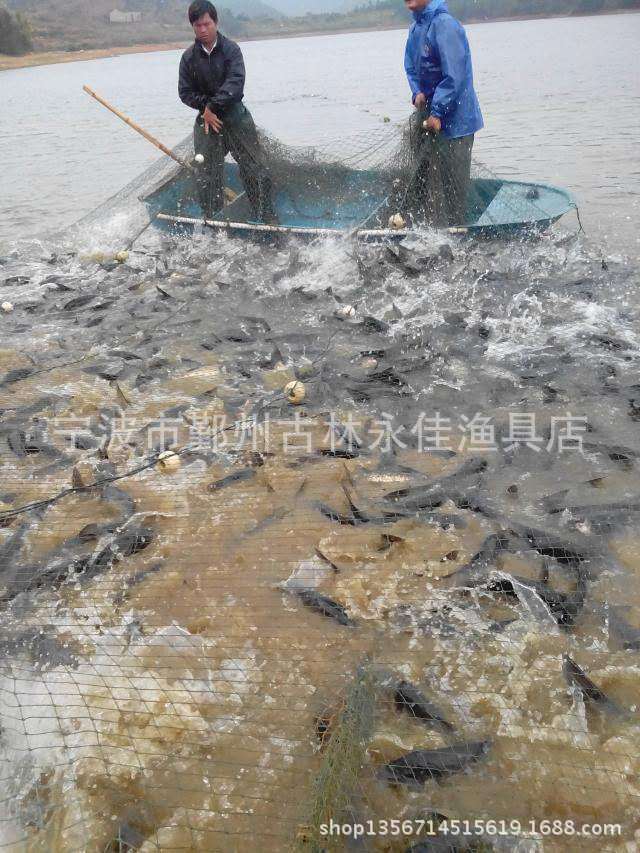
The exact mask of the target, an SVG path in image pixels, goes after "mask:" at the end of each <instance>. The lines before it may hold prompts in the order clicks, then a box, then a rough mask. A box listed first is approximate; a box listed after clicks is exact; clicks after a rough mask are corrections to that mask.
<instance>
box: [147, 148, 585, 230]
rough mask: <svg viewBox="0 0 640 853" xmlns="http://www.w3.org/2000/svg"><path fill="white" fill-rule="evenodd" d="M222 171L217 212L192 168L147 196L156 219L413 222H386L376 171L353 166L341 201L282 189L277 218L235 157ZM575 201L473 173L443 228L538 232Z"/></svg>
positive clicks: (238, 226)
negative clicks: (462, 202)
mask: <svg viewBox="0 0 640 853" xmlns="http://www.w3.org/2000/svg"><path fill="white" fill-rule="evenodd" d="M224 177H225V187H226V195H227V196H228V203H227V204H225V206H224V208H223V209H222V210H220V211H218V212H217V213H216V214H214V215H213V216H212V217H211V218H207V219H205V218H204V217H203V214H202V209H201V207H200V205H199V203H198V201H197V192H196V190H195V182H194V179H193V177H192V175H190V174H189V173H187V172H186V171H185V172H181V173H179V174H178V175H177V176H174V177H173V178H172V179H170V180H169V181H167V182H166V183H165V184H163V185H162V186H161V187H159V188H157V189H156V190H154V191H153V192H152V193H150V194H149V195H148V196H146V197H144V198H143V199H142V200H143V201H144V202H145V204H146V205H147V207H148V208H149V211H150V214H151V216H152V218H153V220H154V224H155V226H156V227H158V228H160V229H162V230H165V231H172V232H184V231H189V230H193V229H194V228H196V227H202V226H204V227H207V228H210V229H212V230H215V231H226V232H228V233H232V234H235V235H239V236H252V237H262V238H267V239H269V238H274V237H278V236H285V235H289V236H295V237H297V238H299V239H303V240H304V239H307V240H309V239H316V238H319V237H331V236H344V235H345V234H349V235H350V236H353V237H354V238H357V239H359V240H364V241H367V242H376V241H384V240H390V239H392V240H394V239H395V240H398V239H403V238H404V237H406V236H407V235H408V234H409V233H411V230H412V229H410V228H402V229H392V228H389V227H387V219H388V214H389V209H388V204H387V199H386V197H385V186H386V184H385V182H384V181H383V180H382V178H381V176H380V174H379V173H376V172H367V171H356V170H354V171H353V172H352V173H351V174H350V175H349V178H348V181H347V184H346V186H345V182H344V181H343V183H342V184H341V186H340V199H339V201H336V200H335V199H332V198H330V197H327V196H323V195H320V194H318V193H315V195H314V194H309V196H308V197H305V198H304V199H300V198H294V197H293V195H292V194H291V193H289V192H287V190H286V189H285V190H281V191H278V192H276V193H275V194H274V199H273V201H274V207H275V209H276V212H277V215H278V222H279V224H278V225H265V224H263V223H259V222H256V221H255V220H252V213H251V209H250V207H249V204H248V201H247V199H246V196H245V194H244V190H243V186H242V183H241V180H240V176H239V173H238V167H237V165H236V164H235V163H225V176H224ZM575 206H576V205H575V202H574V200H573V198H572V197H571V195H570V194H569V193H568V192H566V191H565V190H563V189H560V188H559V187H554V186H551V185H549V184H534V183H525V182H519V181H502V180H498V179H494V178H475V179H472V181H471V189H470V192H469V206H468V211H467V218H466V220H467V221H466V222H465V223H463V224H461V225H459V226H455V227H451V228H447V229H444V230H446V231H448V232H449V233H455V234H467V235H475V236H483V237H500V236H517V235H522V234H527V233H529V234H530V233H536V232H540V231H544V230H545V229H547V228H548V227H549V226H550V225H552V224H553V223H554V222H557V221H558V219H560V217H562V216H564V214H566V213H568V212H569V211H570V210H572V209H574V208H575Z"/></svg>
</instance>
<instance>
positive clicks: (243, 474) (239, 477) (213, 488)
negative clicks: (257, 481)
mask: <svg viewBox="0 0 640 853" xmlns="http://www.w3.org/2000/svg"><path fill="white" fill-rule="evenodd" d="M255 475H256V470H255V468H243V469H242V470H241V471H234V472H233V474H228V475H227V476H226V477H223V478H222V479H221V480H216V481H215V482H214V483H209V485H208V486H207V491H208V492H219V491H220V489H224V488H226V486H232V485H233V484H234V483H242V482H244V481H246V480H251V479H252V478H253V477H255Z"/></svg>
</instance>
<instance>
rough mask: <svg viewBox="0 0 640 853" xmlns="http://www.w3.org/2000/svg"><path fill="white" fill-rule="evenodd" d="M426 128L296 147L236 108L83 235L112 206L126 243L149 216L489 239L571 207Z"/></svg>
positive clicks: (379, 123)
mask: <svg viewBox="0 0 640 853" xmlns="http://www.w3.org/2000/svg"><path fill="white" fill-rule="evenodd" d="M425 120H426V113H421V112H417V111H416V112H414V113H413V114H412V116H411V117H410V118H408V119H406V120H402V121H400V122H391V121H390V120H379V119H378V120H375V121H374V120H373V118H372V117H369V122H368V125H369V126H368V127H367V128H366V130H363V131H360V132H357V133H352V134H346V135H345V137H344V138H342V139H340V140H332V141H327V140H326V138H325V139H324V140H322V141H320V142H319V143H318V144H314V145H308V146H304V147H303V146H299V145H292V144H285V143H284V142H282V141H281V140H279V139H277V138H276V137H274V136H273V135H271V134H269V133H267V132H266V131H264V130H263V129H259V128H257V127H256V126H255V124H254V122H253V119H252V117H251V116H250V114H249V113H248V111H246V110H245V109H244V107H238V115H234V116H231V117H230V118H229V119H228V120H227V121H226V124H225V126H224V130H223V132H222V133H220V134H215V133H213V131H212V132H211V133H209V134H205V133H204V130H203V128H202V127H201V126H200V125H198V124H197V125H196V129H195V133H194V138H191V137H188V138H187V139H185V140H184V141H183V142H182V143H181V144H180V145H179V146H177V148H176V149H175V153H176V154H177V156H178V157H179V158H180V159H181V160H182V161H183V162H185V163H187V164H189V165H190V168H191V171H187V170H186V169H181V168H180V166H179V165H178V164H177V163H175V162H173V161H171V160H169V159H168V158H164V161H163V166H162V167H161V168H158V167H151V168H150V169H149V170H148V173H145V174H144V175H142V176H141V177H140V178H139V179H137V180H136V181H135V182H133V183H132V184H131V185H130V186H128V187H126V188H125V189H124V190H123V191H122V192H121V193H120V194H118V195H116V196H115V197H114V199H111V200H110V201H109V202H108V203H107V205H106V206H102V207H101V208H99V209H98V210H97V211H94V213H93V214H91V215H90V216H89V217H87V218H85V219H84V220H82V221H81V223H80V226H81V231H85V230H86V227H87V225H89V224H90V223H91V221H92V220H93V221H95V222H101V223H103V222H104V219H105V215H106V213H107V209H109V210H110V211H111V213H112V214H113V211H114V209H116V208H118V205H119V202H120V201H121V202H122V204H121V205H120V206H121V208H122V216H123V217H125V216H126V217H127V219H128V223H130V225H128V227H130V229H131V234H132V239H134V238H135V237H136V236H137V234H138V233H139V231H140V230H141V229H143V228H144V227H145V225H146V224H148V222H149V221H150V217H154V216H155V215H157V214H158V213H161V214H162V215H163V216H181V217H187V218H196V219H200V220H202V219H203V218H206V219H209V220H214V221H216V222H219V221H227V222H229V221H231V222H240V223H267V224H271V225H273V224H276V225H280V226H283V227H285V228H293V229H296V228H298V229H300V228H304V229H314V228H316V229H318V230H319V231H323V230H326V231H334V232H336V233H338V232H343V233H345V232H346V233H348V234H354V233H356V232H358V231H359V230H367V229H368V230H388V229H391V230H394V229H395V230H399V231H403V230H406V229H410V228H412V227H436V228H451V227H453V228H456V227H457V228H462V227H469V226H471V228H472V229H476V230H478V231H479V232H481V231H485V232H489V233H491V231H492V230H495V229H497V230H499V231H508V230H510V229H512V230H518V229H526V228H527V227H540V228H545V227H548V225H549V224H550V223H551V222H553V221H555V220H556V219H557V218H559V216H561V215H562V214H563V213H565V212H567V210H569V209H570V208H571V207H572V206H573V202H572V200H571V199H570V198H569V197H568V195H567V194H565V193H564V192H563V191H561V190H557V189H555V188H553V187H546V186H540V185H535V184H530V183H526V182H524V183H522V182H513V181H503V180H500V179H499V178H498V177H497V176H496V175H494V174H493V173H492V172H491V171H490V170H489V169H488V168H487V167H486V166H484V165H483V164H482V163H480V162H479V161H477V160H474V159H472V150H473V139H472V137H465V138H462V139H447V138H445V137H444V136H443V135H442V134H439V135H434V134H433V133H431V132H428V131H427V130H425V127H424V122H425ZM194 142H195V146H194ZM196 154H198V155H201V157H202V160H203V162H198V160H197V159H194V156H195V155H196ZM225 156H226V161H225ZM223 162H224V163H225V165H224V167H223V166H222V164H223ZM132 193H135V194H136V195H137V197H138V199H139V201H140V203H139V205H137V206H135V205H134V206H132V205H131V195H132Z"/></svg>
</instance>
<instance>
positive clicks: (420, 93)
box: [404, 0, 483, 225]
mask: <svg viewBox="0 0 640 853" xmlns="http://www.w3.org/2000/svg"><path fill="white" fill-rule="evenodd" d="M405 6H406V7H407V8H408V9H409V10H410V11H411V12H412V13H413V17H414V21H413V24H412V25H411V28H410V29H409V35H408V38H407V46H406V49H405V56H404V67H405V71H406V73H407V79H408V81H409V86H410V87H411V95H412V102H413V105H414V106H415V108H416V112H415V113H414V115H413V116H412V119H411V127H410V141H411V148H412V152H413V156H414V164H413V175H412V179H411V181H410V186H409V188H408V193H407V198H409V199H410V200H411V204H412V205H413V208H414V210H415V211H417V212H418V215H421V216H422V217H424V218H426V219H427V221H429V222H430V223H431V224H433V225H463V224H464V222H465V219H466V206H467V195H468V190H469V181H470V177H471V150H472V148H473V140H474V134H475V133H476V131H478V130H480V128H481V127H482V126H483V121H482V113H481V112H480V105H479V104H478V98H477V96H476V93H475V89H474V88H473V69H472V65H471V52H470V50H469V42H468V41H467V36H466V33H465V31H464V28H463V27H462V25H461V24H460V23H459V22H458V21H457V20H456V19H455V18H454V17H452V16H451V14H450V13H449V10H448V8H447V4H446V0H430V2H429V0H405Z"/></svg>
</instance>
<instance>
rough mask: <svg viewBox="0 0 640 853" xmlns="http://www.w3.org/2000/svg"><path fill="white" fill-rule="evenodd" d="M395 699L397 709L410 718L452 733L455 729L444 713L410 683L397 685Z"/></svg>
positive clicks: (404, 682)
mask: <svg viewBox="0 0 640 853" xmlns="http://www.w3.org/2000/svg"><path fill="white" fill-rule="evenodd" d="M393 698H394V700H395V703H396V707H397V708H398V709H399V710H400V711H404V712H405V713H407V714H409V716H410V717H415V718H416V719H418V720H420V721H421V722H423V723H425V724H427V725H430V726H436V727H439V728H443V729H446V730H447V731H450V732H452V731H453V730H454V727H453V726H452V725H451V723H449V722H448V721H447V720H446V719H445V718H444V716H443V715H442V712H441V711H440V710H439V709H438V708H437V707H436V706H435V705H433V704H432V703H431V702H429V700H428V699H427V697H426V696H425V695H424V693H422V691H420V690H418V688H417V687H414V685H413V684H411V683H410V682H408V681H404V680H403V681H400V682H398V684H397V685H396V688H395V691H394V694H393Z"/></svg>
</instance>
